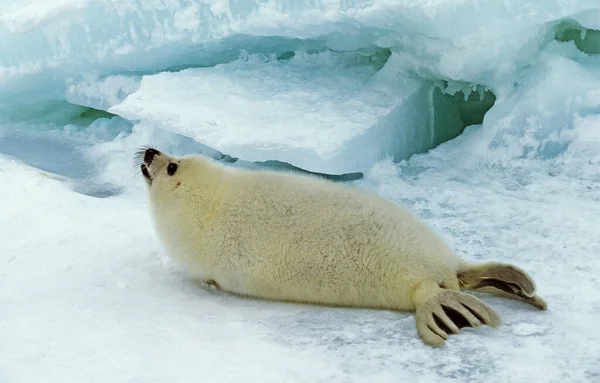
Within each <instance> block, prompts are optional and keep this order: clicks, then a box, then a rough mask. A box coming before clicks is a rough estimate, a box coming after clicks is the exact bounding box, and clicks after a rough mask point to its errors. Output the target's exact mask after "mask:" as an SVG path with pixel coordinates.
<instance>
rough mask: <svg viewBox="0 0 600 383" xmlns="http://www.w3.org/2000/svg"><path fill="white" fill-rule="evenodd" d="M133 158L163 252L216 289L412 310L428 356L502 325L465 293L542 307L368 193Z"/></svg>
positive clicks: (203, 163) (519, 276)
mask: <svg viewBox="0 0 600 383" xmlns="http://www.w3.org/2000/svg"><path fill="white" fill-rule="evenodd" d="M139 156H140V160H143V162H142V163H141V165H140V167H141V172H142V174H143V175H144V178H145V180H146V184H147V186H148V192H149V200H150V207H151V213H152V216H153V220H154V224H155V228H156V231H157V233H158V236H159V239H160V240H161V242H162V244H163V246H164V247H165V249H166V250H167V252H168V253H169V254H170V256H172V257H173V258H174V259H175V260H176V261H179V263H180V264H181V265H183V267H184V268H185V269H186V270H187V271H188V272H189V273H190V274H191V275H192V276H193V277H194V278H197V279H199V280H200V281H202V282H204V283H208V284H211V285H214V286H216V287H217V288H219V289H221V290H224V291H227V292H231V293H235V294H239V295H244V296H251V297H257V298H263V299H270V300H279V301H291V302H302V303H312V304H322V305H333V306H353V307H364V308H375V309H388V310H398V311H408V312H415V313H416V315H415V318H416V327H417V332H418V334H419V336H420V337H421V339H422V340H423V342H425V343H426V344H428V345H430V346H434V347H439V346H442V345H443V344H444V342H445V340H447V339H448V336H449V335H451V334H457V333H459V332H460V330H461V329H462V328H464V327H479V326H481V325H487V326H490V327H498V326H499V325H500V322H501V320H500V317H499V315H498V314H497V313H496V312H495V311H494V310H493V309H492V308H491V307H490V306H488V305H487V304H485V303H484V302H483V301H481V300H480V299H478V298H477V297H475V296H473V295H470V294H467V293H464V292H462V291H461V290H465V289H472V290H484V291H488V292H491V293H496V294H498V295H503V296H506V297H509V298H514V299H518V300H520V301H523V302H526V303H528V304H531V305H533V306H535V307H537V308H538V309H541V310H544V309H546V303H545V302H544V300H542V299H541V298H540V297H538V296H537V295H536V294H535V283H534V281H533V279H532V278H531V277H530V276H529V275H528V274H527V273H526V272H525V271H523V270H521V269H520V268H518V267H516V266H513V265H509V264H503V263H497V262H493V263H482V264H474V263H470V262H467V261H465V260H463V259H461V258H459V257H458V256H457V255H456V254H455V253H454V252H453V251H452V250H451V249H450V248H449V247H448V246H447V245H446V243H445V242H444V241H443V240H442V239H441V238H440V237H439V236H438V235H437V234H436V233H435V232H434V231H433V230H432V229H430V228H429V227H428V226H427V225H426V224H424V223H423V222H422V221H420V220H419V219H418V218H417V217H416V216H415V215H413V214H412V213H410V212H409V211H408V210H406V209H405V208H403V207H401V206H399V205H397V204H395V203H392V202H390V201H388V200H385V199H384V198H382V197H379V196H378V195H376V194H375V193H370V192H367V191H364V190H360V189H358V188H353V187H348V186H345V185H342V184H338V183H333V182H330V181H326V180H322V179H318V178H316V177H310V176H300V175H297V174H291V173H281V172H270V171H255V170H242V169H235V168H231V167H226V166H224V165H222V164H220V163H218V162H216V161H213V160H212V159H209V158H206V157H203V156H195V155H192V156H184V157H174V156H169V155H168V154H166V153H161V152H160V151H158V150H156V149H154V148H147V149H145V150H144V149H143V150H141V151H140V153H139Z"/></svg>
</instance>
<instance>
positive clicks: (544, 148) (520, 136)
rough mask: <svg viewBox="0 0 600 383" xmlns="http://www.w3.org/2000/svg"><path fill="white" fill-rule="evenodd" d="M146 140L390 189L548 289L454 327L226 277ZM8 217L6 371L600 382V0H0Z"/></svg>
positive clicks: (0, 210) (139, 377)
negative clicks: (244, 295) (173, 211)
mask: <svg viewBox="0 0 600 383" xmlns="http://www.w3.org/2000/svg"><path fill="white" fill-rule="evenodd" d="M146 144H152V145H155V146H157V147H158V148H159V149H162V150H166V151H169V152H172V153H174V154H184V153H199V152H202V153H204V154H206V155H210V156H212V157H214V158H217V159H219V160H221V161H223V162H225V163H228V164H231V166H242V167H249V168H255V167H269V168H278V169H280V170H286V169H289V168H290V167H296V168H299V169H303V170H306V171H311V172H316V173H323V174H327V175H328V176H329V177H331V178H333V179H335V180H337V181H342V180H347V181H348V182H349V183H351V184H352V185H353V186H356V187H366V188H369V189H371V190H374V191H375V192H378V193H380V194H381V195H383V196H385V197H387V198H390V199H392V200H395V201H398V202H400V203H405V204H407V205H408V206H409V207H410V208H411V209H412V210H413V211H415V212H416V213H417V214H419V216H421V217H422V218H423V219H425V220H426V221H427V222H428V223H429V224H431V225H432V226H433V227H435V228H436V229H437V230H439V231H440V232H441V233H442V235H443V236H444V237H445V238H446V239H447V240H448V241H449V242H450V243H451V244H452V245H453V246H454V247H455V248H456V250H457V252H458V253H459V254H460V255H462V256H465V257H467V258H469V259H480V260H492V259H493V260H499V261H505V262H511V263H515V264H517V265H519V266H522V267H523V268H525V269H526V270H528V271H529V272H530V273H531V274H532V275H533V277H534V278H535V280H536V282H537V284H538V290H539V294H540V295H541V296H542V297H543V298H545V299H546V301H547V302H548V305H549V310H548V311H547V312H539V311H536V310H534V309H532V308H530V307H529V306H525V305H523V304H519V303H517V302H513V301H507V300H503V299H499V298H491V297H488V296H485V297H484V299H485V300H486V301H487V302H489V303H490V304H492V305H493V306H494V307H495V308H496V309H497V310H498V311H499V312H500V314H501V315H502V317H503V320H504V325H503V326H502V327H501V328H500V329H498V330H490V329H479V330H474V331H473V330H466V331H464V332H463V333H462V334H461V335H459V336H452V337H451V338H450V340H449V341H448V342H447V344H446V346H445V347H444V348H442V349H435V350H434V349H430V348H428V347H426V346H424V345H423V344H422V343H421V341H420V340H419V339H418V338H417V336H416V330H415V325H414V318H413V316H412V315H410V314H405V313H395V312H385V311H372V310H358V309H332V308H323V307H313V306H306V305H293V304H283V303H273V302H263V301H258V300H250V299H241V298H237V297H232V296H229V295H227V294H222V293H218V292H215V291H213V290H210V289H205V288H203V287H202V286H198V285H197V284H196V283H194V282H193V281H191V280H189V279H188V278H186V276H185V275H184V274H183V273H182V272H181V271H179V270H178V269H177V268H176V267H175V266H174V265H173V264H172V263H171V261H170V260H169V259H168V258H167V257H166V255H165V254H164V252H163V250H162V248H161V246H160V244H159V243H158V242H157V240H156V238H155V235H154V232H153V228H152V225H151V222H150V218H149V216H148V209H147V200H146V195H145V190H144V185H143V181H142V180H141V179H140V176H139V174H137V173H136V169H134V168H133V162H132V154H133V152H134V151H135V150H136V149H137V148H138V147H139V146H141V145H146ZM361 173H362V176H361ZM0 228H1V231H0V233H1V234H0V382H1V383H5V382H6V383H13V382H19V383H20V382H27V383H30V382H197V381H199V380H201V381H206V382H403V381H407V382H408V381H410V382H465V381H469V382H487V383H494V382H600V332H599V331H598V326H597V323H598V320H600V288H599V287H598V286H599V284H600V256H599V254H600V2H599V1H598V0H572V1H565V0H545V1H523V0H498V1H490V0H429V1H421V0H370V1H367V0H355V1H352V0H344V1H333V0H254V1H253V0H230V1H225V0H204V1H177V0H145V1H141V0H140V1H135V0H51V1H49V0H44V1H42V0H19V1H0Z"/></svg>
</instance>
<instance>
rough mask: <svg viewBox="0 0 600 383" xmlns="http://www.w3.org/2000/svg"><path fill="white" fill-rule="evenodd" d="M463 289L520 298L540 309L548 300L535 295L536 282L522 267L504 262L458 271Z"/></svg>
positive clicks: (468, 267)
mask: <svg viewBox="0 0 600 383" xmlns="http://www.w3.org/2000/svg"><path fill="white" fill-rule="evenodd" d="M457 277H458V280H459V283H460V287H461V289H470V290H480V291H485V292H488V293H490V294H495V295H500V296H503V297H507V298H512V299H518V300H520V301H523V302H525V303H528V304H530V305H532V306H534V307H536V308H538V309H540V310H546V308H547V305H546V302H545V301H544V300H543V299H542V298H540V297H538V296H537V295H535V282H534V281H533V279H532V278H531V277H530V276H529V275H528V274H527V273H526V272H525V271H523V270H521V269H520V268H518V267H516V266H513V265H507V264H504V263H485V264H482V265H476V266H467V267H464V268H462V269H461V270H460V271H459V272H458V275H457Z"/></svg>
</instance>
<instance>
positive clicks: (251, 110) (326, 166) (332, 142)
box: [107, 53, 463, 174]
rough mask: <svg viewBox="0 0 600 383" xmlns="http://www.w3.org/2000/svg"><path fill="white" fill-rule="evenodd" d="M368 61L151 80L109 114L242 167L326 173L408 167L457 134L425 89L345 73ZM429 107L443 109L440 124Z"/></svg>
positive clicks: (453, 116) (231, 68)
mask: <svg viewBox="0 0 600 383" xmlns="http://www.w3.org/2000/svg"><path fill="white" fill-rule="evenodd" d="M313 56H316V57H313ZM365 59H366V60H367V61H368V59H369V57H346V58H340V57H335V56H333V55H332V54H331V53H329V54H328V53H322V54H316V55H307V54H296V55H295V56H294V57H293V58H291V59H290V60H284V61H286V62H285V63H282V62H281V61H282V60H277V59H276V58H275V57H265V56H262V55H259V56H251V57H246V58H244V59H240V60H237V61H234V62H232V63H229V64H221V65H217V66H215V67H211V68H198V69H187V70H184V71H180V72H177V73H168V72H167V73H160V74H156V75H149V76H144V77H143V78H142V79H141V83H140V86H139V89H138V90H137V91H135V92H133V93H131V94H129V95H128V96H127V97H126V98H125V99H124V100H123V101H122V102H120V103H117V104H116V105H114V106H112V107H110V108H108V109H107V110H108V111H109V112H111V113H114V114H118V115H120V116H122V117H124V118H126V119H128V120H131V121H143V122H147V123H148V122H149V123H154V124H160V125H161V126H162V127H164V128H165V129H167V130H172V131H174V132H177V133H179V134H182V135H184V136H187V137H191V138H193V139H195V140H196V141H198V142H201V143H203V144H205V145H207V146H209V147H211V148H214V149H216V150H219V151H221V152H224V153H227V154H229V155H232V156H236V157H239V158H243V159H244V160H248V161H267V160H271V159H277V160H279V161H283V162H288V163H291V164H293V165H294V166H298V167H300V168H302V169H306V170H309V171H314V172H321V173H333V174H340V173H350V172H361V171H366V170H368V169H369V168H370V167H372V166H373V164H374V163H375V162H376V161H378V160H381V159H383V158H386V157H388V156H393V157H395V158H397V159H404V158H408V157H410V156H411V155H412V154H414V153H416V152H422V151H425V150H427V149H430V148H432V147H434V146H435V144H437V143H439V142H436V139H438V140H439V138H438V137H436V133H437V135H438V136H439V135H440V134H443V133H442V132H439V130H444V131H446V132H450V133H449V134H451V135H452V134H453V135H454V136H456V135H458V134H459V133H460V131H462V128H463V126H462V121H461V119H460V116H459V114H458V111H457V110H456V108H455V109H454V110H451V108H452V105H448V106H446V104H450V102H449V101H445V100H444V99H443V97H442V96H441V92H440V91H439V89H438V88H436V87H435V86H434V85H433V84H432V83H431V82H427V81H420V80H415V79H410V78H404V77H398V76H395V77H394V76H389V75H387V71H386V70H385V68H384V69H382V70H381V71H379V72H378V73H377V74H374V72H375V70H374V69H373V68H372V67H371V66H358V67H356V66H349V65H350V63H349V62H352V63H354V62H356V61H361V60H362V61H365ZM288 61H289V62H288ZM393 61H394V58H390V61H388V64H391V62H393ZM344 62H345V63H346V64H348V65H344ZM436 90H437V93H435V92H436ZM434 104H435V106H436V107H438V109H443V108H445V109H446V110H444V111H445V112H446V115H445V116H444V120H443V121H441V117H439V116H438V115H435V114H434ZM438 104H439V105H438ZM440 105H441V106H440ZM436 130H438V132H436Z"/></svg>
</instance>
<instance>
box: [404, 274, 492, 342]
mask: <svg viewBox="0 0 600 383" xmlns="http://www.w3.org/2000/svg"><path fill="white" fill-rule="evenodd" d="M412 302H413V304H414V306H415V309H416V321H417V332H418V333H419V336H420V337H421V339H422V340H423V342H425V344H427V345H429V346H433V347H440V346H442V345H443V344H444V342H445V340H446V339H448V336H449V335H450V334H458V333H459V332H460V330H461V329H462V328H464V327H474V328H476V327H479V326H481V325H483V324H485V325H488V326H490V327H498V326H500V323H501V320H500V316H499V315H498V314H497V313H496V312H495V311H494V310H493V309H492V308H491V307H489V306H488V305H486V304H485V303H483V302H482V301H481V300H479V299H477V298H476V297H474V296H472V295H469V294H465V293H461V292H459V291H453V290H446V289H442V288H440V287H439V286H438V285H437V284H436V283H435V282H433V281H424V282H422V283H421V284H420V285H419V286H418V287H417V288H416V289H415V291H414V293H413V295H412Z"/></svg>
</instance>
